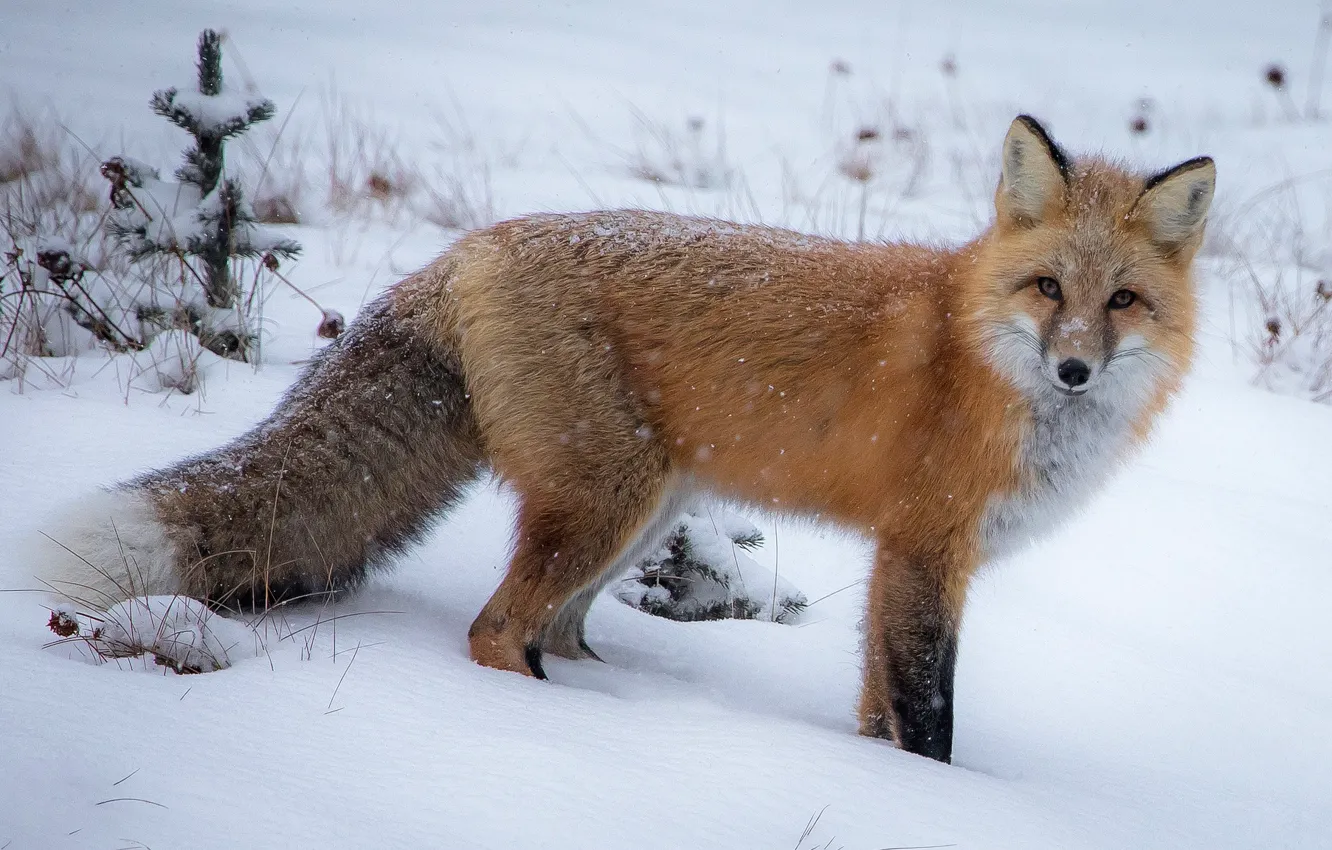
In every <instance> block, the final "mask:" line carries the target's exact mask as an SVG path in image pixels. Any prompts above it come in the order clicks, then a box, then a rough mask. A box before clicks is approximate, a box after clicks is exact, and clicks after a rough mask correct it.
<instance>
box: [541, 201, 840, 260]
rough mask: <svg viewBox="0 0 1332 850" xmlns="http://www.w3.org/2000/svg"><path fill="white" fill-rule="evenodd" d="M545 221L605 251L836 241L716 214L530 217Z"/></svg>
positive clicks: (566, 236)
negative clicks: (742, 241) (737, 240)
mask: <svg viewBox="0 0 1332 850" xmlns="http://www.w3.org/2000/svg"><path fill="white" fill-rule="evenodd" d="M543 219H544V220H545V222H546V223H548V224H549V225H550V227H551V230H552V236H551V239H552V240H558V241H563V242H565V243H567V244H569V245H579V244H583V245H587V244H591V245H593V246H595V250H597V251H599V252H600V253H602V254H605V253H616V252H620V251H629V252H635V253H636V252H640V251H650V250H652V249H654V248H659V247H678V246H680V245H681V244H682V243H683V244H688V243H693V242H704V241H707V242H713V243H722V244H725V243H726V242H727V241H728V240H731V239H735V238H737V237H743V238H744V239H745V240H746V241H748V242H750V243H751V244H752V242H753V240H754V239H755V238H757V239H759V240H761V241H763V242H764V243H766V244H767V245H768V246H770V247H773V248H777V249H781V250H793V251H801V250H811V249H815V248H821V247H827V246H829V245H832V244H843V243H838V242H836V241H835V240H832V239H828V238H825V237H819V236H811V235H808V234H804V233H797V232H795V231H791V230H783V229H781V228H776V227H768V226H764V225H757V224H737V223H734V222H729V221H721V220H718V219H712V218H703V217H697V216H678V215H670V214H664V213H658V212H649V211H645V210H614V211H609V212H597V213H586V214H574V215H566V214H560V215H543V216H531V217H530V218H529V220H532V221H541V220H543Z"/></svg>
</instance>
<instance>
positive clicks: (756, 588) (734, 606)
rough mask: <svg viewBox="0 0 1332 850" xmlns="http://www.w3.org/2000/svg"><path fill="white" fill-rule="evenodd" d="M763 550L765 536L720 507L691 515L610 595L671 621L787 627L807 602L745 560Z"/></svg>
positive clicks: (697, 510) (695, 510)
mask: <svg viewBox="0 0 1332 850" xmlns="http://www.w3.org/2000/svg"><path fill="white" fill-rule="evenodd" d="M761 545H763V534H762V533H761V532H760V531H759V530H758V529H757V528H756V527H755V526H754V525H753V524H752V523H750V522H748V521H747V520H745V519H744V518H743V517H740V516H738V515H736V514H734V513H731V512H730V511H727V510H724V509H721V508H718V507H712V508H708V507H704V506H698V507H695V508H692V509H690V510H688V511H686V512H685V513H683V514H681V515H680V518H679V520H678V521H677V522H676V524H675V526H674V527H673V528H672V529H671V531H670V534H668V535H667V537H666V539H665V540H664V541H663V542H662V544H661V546H660V547H658V549H657V550H656V551H655V552H653V553H651V554H650V555H649V556H648V557H647V558H645V559H643V560H642V561H640V562H639V563H638V564H637V565H635V566H634V567H633V569H631V570H630V571H629V574H628V575H627V576H625V577H624V579H623V580H622V581H620V582H619V583H618V584H617V585H616V586H615V590H614V593H615V596H616V598H617V599H619V600H620V601H621V602H623V603H625V604H626V605H631V606H633V607H635V608H638V609H639V610H641V611H646V612H647V613H649V614H653V615H656V616H658V617H665V618H667V619H670V620H681V621H694V620H726V619H736V620H771V621H774V622H778V623H784V622H789V621H790V620H791V619H793V618H794V617H795V616H796V615H798V614H799V613H800V612H801V611H803V610H804V609H805V607H806V606H807V605H808V604H809V602H808V600H807V599H806V598H805V595H804V594H803V593H801V592H800V591H799V590H796V589H795V588H794V587H792V586H791V584H790V583H789V582H787V581H785V580H783V579H781V578H780V577H779V576H777V575H776V574H774V573H773V572H771V571H770V570H768V569H767V568H765V567H763V566H762V565H760V564H759V563H757V562H756V561H754V559H752V558H750V557H749V555H748V554H746V553H747V552H750V551H752V550H754V549H756V548H758V547H759V546H761Z"/></svg>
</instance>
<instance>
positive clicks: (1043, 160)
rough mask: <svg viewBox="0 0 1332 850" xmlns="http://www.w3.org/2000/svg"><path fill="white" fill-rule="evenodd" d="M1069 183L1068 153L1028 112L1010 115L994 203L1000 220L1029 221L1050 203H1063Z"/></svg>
mask: <svg viewBox="0 0 1332 850" xmlns="http://www.w3.org/2000/svg"><path fill="white" fill-rule="evenodd" d="M1067 187H1068V157H1067V156H1065V155H1064V152H1063V151H1062V150H1060V149H1059V146H1058V145H1056V144H1055V143H1054V140H1053V139H1051V138H1050V134H1049V133H1047V132H1045V128H1044V127H1042V126H1041V125H1040V124H1038V123H1037V122H1036V119H1035V118H1032V117H1031V116H1030V115H1019V116H1018V117H1017V118H1015V119H1013V124H1012V126H1010V127H1009V128H1008V135H1007V136H1005V137H1004V153H1003V171H1002V176H1000V178H999V190H998V191H997V192H995V197H994V207H995V212H996V213H997V214H998V216H999V219H1000V220H1001V221H1008V222H1011V223H1013V224H1024V225H1025V224H1031V223H1034V222H1037V221H1040V220H1041V219H1042V218H1044V217H1045V215H1046V214H1047V213H1048V212H1050V211H1051V209H1052V205H1054V204H1062V203H1063V201H1064V190H1065V189H1066V188H1067Z"/></svg>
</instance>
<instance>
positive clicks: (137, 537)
mask: <svg viewBox="0 0 1332 850" xmlns="http://www.w3.org/2000/svg"><path fill="white" fill-rule="evenodd" d="M23 549H24V551H22V552H20V553H19V557H20V561H19V563H20V564H22V565H23V568H22V569H26V570H28V571H29V573H30V574H31V575H32V576H33V578H34V580H35V581H37V582H39V583H40V585H41V586H43V587H45V588H47V589H49V590H51V591H53V592H54V593H56V594H57V595H59V596H61V597H63V598H66V599H70V600H73V601H75V602H78V603H80V604H84V605H88V606H91V607H96V608H101V609H105V608H109V607H110V606H112V605H114V604H116V603H117V602H120V601H121V600H123V599H128V598H130V597H134V596H145V595H152V594H171V593H175V592H176V590H177V585H178V584H179V579H178V577H177V571H176V547H175V545H174V544H173V543H172V542H171V539H170V538H169V537H168V536H167V533H166V526H165V525H163V524H162V521H161V520H160V519H158V516H157V511H156V509H155V507H154V506H153V503H152V501H151V500H150V499H149V497H148V495H147V494H146V493H143V492H142V491H139V490H129V489H125V490H98V491H96V492H93V493H89V494H88V495H86V496H83V497H82V498H80V499H78V500H76V501H74V502H72V503H70V504H68V505H65V506H64V507H62V508H61V509H60V510H58V511H57V512H55V513H53V514H52V515H50V516H49V517H48V518H47V519H46V520H44V521H42V522H40V523H39V524H38V525H37V527H36V528H35V529H33V531H32V532H31V533H30V535H29V536H28V539H27V540H26V541H25V542H24V546H23Z"/></svg>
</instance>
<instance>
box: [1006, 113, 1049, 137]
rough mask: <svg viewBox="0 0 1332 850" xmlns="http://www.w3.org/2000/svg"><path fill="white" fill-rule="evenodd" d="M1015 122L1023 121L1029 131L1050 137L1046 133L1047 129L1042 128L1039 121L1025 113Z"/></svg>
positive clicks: (1015, 119)
mask: <svg viewBox="0 0 1332 850" xmlns="http://www.w3.org/2000/svg"><path fill="white" fill-rule="evenodd" d="M1013 120H1014V121H1021V122H1022V123H1023V124H1024V125H1025V126H1026V128H1027V129H1028V130H1031V131H1033V132H1036V133H1039V134H1040V135H1042V136H1046V135H1049V134H1048V133H1046V132H1045V128H1044V127H1042V126H1041V122H1039V121H1037V120H1036V119H1035V118H1032V117H1031V116H1030V115H1028V114H1027V113H1025V112H1024V113H1022V114H1021V115H1019V116H1018V117H1017V118H1014V119H1013Z"/></svg>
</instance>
